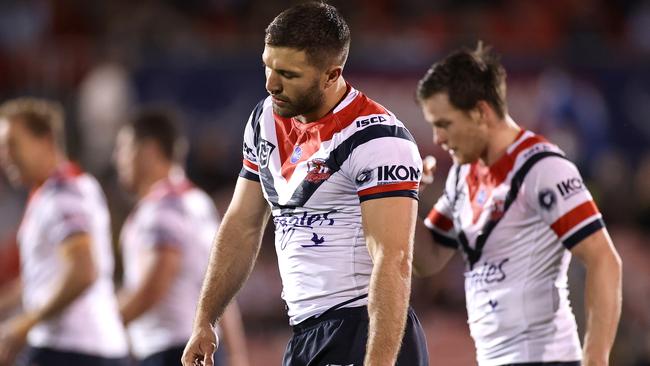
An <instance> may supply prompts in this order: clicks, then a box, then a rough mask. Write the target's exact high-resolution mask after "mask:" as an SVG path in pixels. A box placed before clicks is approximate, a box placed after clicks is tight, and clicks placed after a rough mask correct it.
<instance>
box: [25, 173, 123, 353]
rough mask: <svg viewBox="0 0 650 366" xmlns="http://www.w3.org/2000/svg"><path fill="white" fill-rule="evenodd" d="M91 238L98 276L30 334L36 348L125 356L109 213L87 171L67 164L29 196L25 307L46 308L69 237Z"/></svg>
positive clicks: (56, 285) (26, 232) (104, 201)
mask: <svg viewBox="0 0 650 366" xmlns="http://www.w3.org/2000/svg"><path fill="white" fill-rule="evenodd" d="M77 233H85V234H88V235H90V237H91V239H92V250H93V259H94V261H95V266H96V270H97V279H96V280H95V282H94V283H93V284H92V285H91V286H90V287H89V288H88V289H86V290H85V291H84V292H83V294H81V295H80V296H79V297H78V298H77V299H75V300H74V302H72V303H71V304H70V305H69V306H68V307H67V308H66V309H65V310H63V312H61V313H60V314H59V315H57V316H55V317H53V318H51V319H48V320H45V321H43V322H41V323H39V324H38V325H36V326H35V327H34V328H32V330H31V331H30V332H29V335H28V342H29V344H30V345H31V346H33V347H47V348H52V349H56V350H61V351H71V352H78V353H84V354H89V355H94V356H100V357H125V356H126V354H127V344H126V336H125V332H124V327H123V326H122V321H121V319H120V316H119V310H118V306H117V301H116V298H115V291H114V287H113V252H112V250H111V232H110V217H109V214H108V209H107V207H106V200H105V198H104V194H103V192H102V190H101V187H100V186H99V184H98V183H97V181H96V180H95V178H93V177H92V176H90V175H88V174H84V173H81V172H80V171H79V170H78V169H77V168H76V167H74V166H73V165H72V164H65V165H64V166H62V167H61V169H59V170H58V171H57V172H56V173H55V174H54V175H53V176H52V177H50V178H49V179H48V180H47V181H45V183H43V185H42V186H41V187H39V188H38V189H36V190H35V191H34V192H33V193H32V195H31V196H30V199H29V202H28V204H27V208H26V210H25V216H24V218H23V221H22V223H21V225H20V229H19V231H18V245H19V247H20V257H21V276H22V281H23V306H24V307H25V309H26V311H30V310H35V309H40V308H42V307H43V306H44V305H45V304H46V303H47V302H48V301H49V300H50V299H51V298H52V296H53V295H54V292H55V291H56V290H57V289H58V286H59V284H60V281H61V277H62V275H63V269H64V268H63V265H64V263H63V260H62V258H61V254H60V252H59V250H60V247H61V245H63V242H64V241H65V239H66V238H68V237H69V236H71V235H73V234H77Z"/></svg>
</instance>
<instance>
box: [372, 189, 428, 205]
mask: <svg viewBox="0 0 650 366" xmlns="http://www.w3.org/2000/svg"><path fill="white" fill-rule="evenodd" d="M384 197H410V198H413V199H415V200H416V201H417V200H418V192H417V191H414V190H410V189H405V190H401V191H388V192H379V193H374V194H368V195H365V196H361V197H359V202H365V201H368V200H374V199H377V198H384Z"/></svg>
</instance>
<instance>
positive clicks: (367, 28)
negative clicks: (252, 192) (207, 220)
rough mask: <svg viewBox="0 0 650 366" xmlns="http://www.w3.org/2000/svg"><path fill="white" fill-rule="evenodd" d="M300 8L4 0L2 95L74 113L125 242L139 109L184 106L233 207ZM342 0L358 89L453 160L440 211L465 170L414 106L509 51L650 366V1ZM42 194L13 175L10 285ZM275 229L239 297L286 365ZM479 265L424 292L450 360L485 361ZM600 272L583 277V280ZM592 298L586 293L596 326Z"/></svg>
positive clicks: (511, 69)
mask: <svg viewBox="0 0 650 366" xmlns="http://www.w3.org/2000/svg"><path fill="white" fill-rule="evenodd" d="M296 2H297V1H288V0H274V1H268V0H167V1H163V0H144V1H137V2H133V1H126V0H111V1H82V0H58V1H54V0H3V1H1V2H0V100H6V99H7V98H11V97H16V96H24V95H33V96H41V97H48V98H52V99H55V100H57V101H60V102H62V103H63V104H64V105H65V107H66V112H67V117H68V118H67V125H66V128H67V130H66V134H67V137H68V149H69V152H70V154H71V156H72V157H73V158H74V159H75V160H78V161H79V162H80V163H81V165H82V166H83V167H84V168H85V169H86V170H88V171H90V172H91V173H93V174H95V175H96V176H97V177H98V178H99V179H100V182H101V183H102V185H103V187H104V190H105V192H106V194H107V196H108V197H109V200H108V202H109V205H110V206H111V207H110V208H111V210H112V215H113V227H114V229H115V231H114V232H115V233H117V232H118V231H117V230H118V229H119V227H120V226H121V224H122V222H123V221H124V219H125V215H126V213H127V212H128V209H129V207H130V205H132V198H131V197H129V196H128V195H127V194H125V193H123V192H122V191H121V190H120V189H119V188H118V186H117V183H116V179H115V172H114V168H113V166H112V161H111V157H112V150H113V145H114V140H115V135H116V133H117V130H118V129H119V127H120V126H121V125H122V124H123V123H124V121H125V119H126V118H127V117H128V116H129V115H130V113H131V112H132V111H133V110H134V109H136V108H138V107H139V106H142V105H152V104H153V105H165V106H168V107H173V108H176V109H177V110H179V111H180V112H181V113H182V115H183V116H184V121H185V125H184V127H185V131H186V133H187V134H188V136H189V137H190V141H191V149H190V155H189V158H188V175H189V176H190V177H191V178H192V179H193V180H194V181H195V182H196V183H197V184H198V185H199V186H201V187H202V188H204V189H206V190H207V191H208V192H210V193H211V194H212V196H213V197H214V199H215V201H216V203H217V206H218V207H219V209H220V210H221V212H222V213H223V212H224V210H225V208H226V207H227V205H228V202H229V199H230V196H231V193H232V188H233V185H234V182H235V180H236V177H237V173H238V171H239V169H240V168H241V155H240V154H241V153H240V150H241V138H242V132H243V128H244V123H245V121H246V119H247V117H248V114H249V113H250V111H251V110H252V107H253V106H254V105H255V104H256V102H257V101H258V100H259V99H261V98H263V97H264V95H265V90H264V74H263V68H262V67H261V59H260V55H261V51H262V48H263V34H264V33H263V31H264V27H265V25H266V24H267V23H268V22H269V21H270V20H271V19H272V18H273V17H274V16H275V15H276V14H277V13H278V12H279V11H281V10H282V9H284V8H286V7H287V6H289V5H291V4H293V3H296ZM330 2H331V3H332V4H334V5H336V6H337V7H339V9H340V10H341V12H342V14H343V15H344V16H345V17H346V18H347V19H348V21H349V23H350V27H351V31H352V46H351V53H350V59H349V61H348V65H347V67H346V72H345V75H346V78H347V80H348V81H350V82H351V83H352V84H353V85H355V87H357V88H358V89H360V90H362V91H364V92H365V93H366V94H367V95H369V96H370V97H371V98H373V99H375V100H378V101H380V102H381V103H383V104H384V105H385V106H386V107H387V108H389V109H390V110H392V111H393V112H395V113H396V114H397V115H398V117H400V119H402V120H403V121H404V122H405V124H406V125H407V126H408V127H409V129H410V130H411V131H412V132H413V134H414V135H415V137H416V139H417V141H418V143H419V145H420V150H421V153H422V155H423V156H424V155H427V154H433V155H435V156H436V157H437V158H438V160H439V169H438V172H437V174H436V184H434V185H433V186H432V187H429V188H427V189H426V190H424V191H423V192H421V199H420V211H421V213H422V214H424V213H425V212H427V211H428V209H429V208H430V207H431V205H432V204H433V203H434V202H435V200H436V199H437V197H438V195H439V194H440V191H441V185H442V183H443V182H444V179H445V177H446V172H447V169H448V168H449V166H450V164H451V161H450V159H449V157H447V156H446V154H445V153H444V152H443V151H442V150H440V149H439V148H437V147H435V146H434V145H433V142H432V136H431V135H430V128H429V127H428V126H427V125H426V124H425V122H424V120H423V119H422V117H421V114H420V111H419V109H418V107H417V105H416V103H415V102H414V90H415V85H416V82H417V80H418V79H419V77H420V76H421V75H422V74H423V73H424V71H425V70H426V69H427V68H428V67H429V66H430V64H431V63H432V62H434V61H436V60H437V59H438V58H440V57H441V56H443V55H444V54H446V53H447V52H448V51H449V50H451V49H453V48H455V47H457V46H460V45H465V46H469V47H471V46H473V45H474V44H475V43H476V42H477V40H479V39H482V40H484V41H485V42H487V43H489V44H491V45H492V46H493V47H494V48H495V50H496V51H497V52H498V53H500V54H502V55H503V57H502V60H503V62H504V64H505V66H506V68H507V70H508V73H509V74H508V84H509V90H508V101H509V105H510V114H511V115H512V116H513V118H514V119H515V120H516V121H517V122H518V123H520V124H521V125H523V126H525V127H526V128H529V129H532V130H534V131H536V132H539V133H542V134H544V135H545V136H546V137H547V138H549V139H550V140H551V141H553V142H555V143H557V144H558V145H560V147H561V148H562V149H564V150H565V151H566V152H567V154H568V155H569V157H571V159H573V160H574V161H575V162H576V163H577V164H578V166H579V167H580V169H581V171H582V173H583V175H584V176H585V179H586V181H587V184H588V186H589V188H590V190H591V192H592V193H593V194H594V196H595V199H596V201H597V202H598V204H599V206H600V209H601V211H602V212H603V214H604V217H605V221H606V223H607V224H608V227H609V230H610V232H611V234H612V237H613V239H614V243H615V245H616V246H617V248H618V250H619V251H620V253H621V256H622V258H623V264H624V303H623V306H624V307H623V315H622V320H621V321H622V323H621V326H620V329H619V335H618V338H617V344H616V346H615V351H614V352H615V354H614V363H613V364H614V365H633V366H641V365H650V266H648V265H647V264H648V263H650V240H649V239H650V183H648V182H650V67H649V66H648V65H650V37H649V36H650V2H648V1H643V0H623V1H616V2H613V1H605V0H546V1H528V0H524V1H518V0H495V1H481V0H463V1H454V0H440V1H431V0H400V1H397V0H372V1H370V0H359V1H342V0H341V1H330ZM25 198H26V192H21V191H17V190H15V189H13V188H11V187H10V186H9V185H8V184H7V181H6V179H5V178H4V177H2V178H0V285H1V284H2V282H3V281H4V280H5V279H6V278H7V277H9V276H12V275H15V273H16V272H17V270H18V261H17V255H16V253H17V252H16V250H15V239H14V237H15V230H16V228H17V226H18V224H19V222H20V219H21V216H22V210H23V207H24V201H25ZM270 234H271V233H270V232H269V233H268V235H266V238H265V243H264V245H263V249H262V253H261V257H260V260H259V261H258V265H257V267H256V269H255V271H254V273H253V275H252V277H251V279H250V280H249V282H248V283H247V285H246V287H245V288H244V290H243V292H242V293H241V294H240V295H239V298H238V301H239V304H240V306H241V308H242V313H243V316H244V321H245V324H246V330H247V332H248V335H249V346H250V347H251V350H255V354H256V357H260V359H266V360H269V359H272V358H275V359H277V360H279V358H280V354H281V352H282V350H283V348H284V342H285V341H286V339H287V338H288V327H287V326H286V323H287V320H286V317H285V315H284V306H283V303H282V302H281V300H280V298H279V294H280V291H281V285H280V282H279V281H280V279H279V275H278V273H277V268H276V265H275V255H274V253H273V252H274V249H273V243H272V236H271V235H270ZM462 271H463V266H462V263H461V261H460V260H457V261H456V262H454V264H453V265H451V266H449V267H448V268H447V269H446V270H445V271H444V272H443V273H442V274H440V275H437V276H435V277H433V278H429V279H425V280H421V279H419V280H416V282H415V287H414V295H413V302H414V306H415V307H416V308H417V309H418V311H419V313H420V314H422V318H423V324H424V325H425V328H426V330H427V332H428V333H429V334H428V338H429V342H430V346H431V349H430V353H431V355H432V357H433V359H434V360H437V361H439V364H446V365H466V364H470V363H471V362H472V360H473V354H472V352H470V350H473V346H472V343H471V340H470V338H469V334H468V331H467V326H466V324H465V323H464V317H465V308H464V299H463V284H462ZM583 277H584V273H582V272H581V267H580V266H579V265H576V266H573V267H572V279H571V282H572V284H579V283H580V281H582V278H583ZM116 281H118V282H119V281H120V272H119V267H118V272H117V274H116ZM581 296H582V294H581V293H580V292H579V291H574V292H573V297H574V299H573V304H574V309H575V310H576V312H577V314H578V318H580V317H582V316H584V314H582V312H581V306H582V299H581ZM579 321H580V320H579ZM285 335H287V336H285ZM459 350H460V351H459ZM269 357H270V358H269ZM252 359H253V364H256V363H255V362H254V360H255V358H252ZM435 364H438V362H436V363H435Z"/></svg>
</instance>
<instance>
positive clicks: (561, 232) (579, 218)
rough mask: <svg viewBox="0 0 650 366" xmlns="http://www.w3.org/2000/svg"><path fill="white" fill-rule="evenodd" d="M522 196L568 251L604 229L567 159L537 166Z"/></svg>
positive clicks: (537, 164) (552, 159) (526, 182)
mask: <svg viewBox="0 0 650 366" xmlns="http://www.w3.org/2000/svg"><path fill="white" fill-rule="evenodd" d="M523 194H524V196H525V198H526V202H527V203H528V205H529V206H531V207H532V208H533V209H534V210H535V211H536V212H537V213H538V214H539V216H540V217H541V218H542V220H543V221H544V222H545V223H547V224H548V225H549V226H550V228H551V229H552V230H553V232H555V234H556V235H557V237H558V238H559V239H560V241H561V242H562V244H563V245H564V246H565V247H566V248H567V249H571V248H572V247H574V246H575V245H576V244H578V243H580V242H581V241H582V240H583V239H585V238H586V237H588V236H589V235H591V234H593V233H594V232H596V231H598V230H600V229H601V228H603V227H604V226H605V224H604V222H603V220H602V215H601V214H600V211H599V210H598V207H596V204H595V203H594V200H593V198H592V197H591V194H590V193H589V190H588V189H587V187H586V186H585V184H584V181H583V180H582V177H581V176H580V172H579V171H578V168H576V166H575V165H574V164H573V163H572V162H570V161H568V160H566V159H564V158H560V157H549V158H545V159H542V160H540V161H539V162H538V163H536V164H535V165H534V166H533V167H532V168H531V170H530V172H529V173H528V175H527V176H526V178H525V180H524V186H523Z"/></svg>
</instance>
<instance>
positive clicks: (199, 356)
mask: <svg viewBox="0 0 650 366" xmlns="http://www.w3.org/2000/svg"><path fill="white" fill-rule="evenodd" d="M206 343H207V346H202V345H201V344H198V342H196V343H193V344H192V343H190V344H188V345H187V347H186V348H185V351H184V352H183V357H182V359H181V363H182V364H183V366H214V358H213V355H214V352H215V351H216V350H217V344H216V343H214V342H206Z"/></svg>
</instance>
